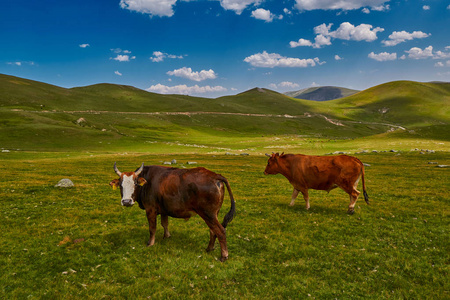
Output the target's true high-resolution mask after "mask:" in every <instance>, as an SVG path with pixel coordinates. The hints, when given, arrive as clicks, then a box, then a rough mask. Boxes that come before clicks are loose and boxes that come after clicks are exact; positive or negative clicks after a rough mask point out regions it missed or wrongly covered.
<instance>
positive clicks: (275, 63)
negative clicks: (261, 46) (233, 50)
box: [244, 51, 325, 68]
mask: <svg viewBox="0 0 450 300" xmlns="http://www.w3.org/2000/svg"><path fill="white" fill-rule="evenodd" d="M244 61H245V62H246V63H249V64H250V65H252V66H253V67H259V68H274V67H289V68H306V67H309V66H310V67H314V66H315V65H316V64H318V65H322V64H324V63H325V62H321V61H320V60H319V58H318V57H316V58H308V59H300V58H293V57H284V56H281V55H280V54H278V53H267V52H266V51H263V53H257V54H253V55H251V56H248V57H246V58H245V59H244Z"/></svg>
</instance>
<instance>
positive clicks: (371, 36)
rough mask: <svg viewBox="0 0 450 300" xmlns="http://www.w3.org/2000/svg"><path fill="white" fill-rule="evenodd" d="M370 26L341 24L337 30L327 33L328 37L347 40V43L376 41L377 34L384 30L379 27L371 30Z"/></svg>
mask: <svg viewBox="0 0 450 300" xmlns="http://www.w3.org/2000/svg"><path fill="white" fill-rule="evenodd" d="M372 28H373V26H372V25H370V24H361V25H358V26H354V25H352V24H350V23H349V22H344V23H342V24H341V25H340V26H339V28H338V29H336V30H335V31H331V32H329V33H328V35H329V36H331V37H333V38H336V39H341V40H347V41H350V40H351V41H366V42H372V41H374V40H376V39H377V33H378V32H383V31H384V29H383V28H380V27H376V28H373V29H372Z"/></svg>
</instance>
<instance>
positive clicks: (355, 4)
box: [295, 0, 389, 10]
mask: <svg viewBox="0 0 450 300" xmlns="http://www.w3.org/2000/svg"><path fill="white" fill-rule="evenodd" d="M386 2H389V0H340V1H335V0H296V4H295V7H296V8H297V9H299V10H315V9H323V10H336V9H340V10H353V9H360V8H362V7H372V8H373V7H379V6H382V5H384V3H386Z"/></svg>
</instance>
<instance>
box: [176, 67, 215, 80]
mask: <svg viewBox="0 0 450 300" xmlns="http://www.w3.org/2000/svg"><path fill="white" fill-rule="evenodd" d="M167 75H170V76H177V77H182V78H187V79H190V80H193V81H203V80H206V79H216V78H217V74H216V73H215V72H214V71H213V70H211V69H210V70H208V71H206V70H201V71H200V72H192V69H191V68H186V67H183V68H181V69H177V70H173V71H169V72H167Z"/></svg>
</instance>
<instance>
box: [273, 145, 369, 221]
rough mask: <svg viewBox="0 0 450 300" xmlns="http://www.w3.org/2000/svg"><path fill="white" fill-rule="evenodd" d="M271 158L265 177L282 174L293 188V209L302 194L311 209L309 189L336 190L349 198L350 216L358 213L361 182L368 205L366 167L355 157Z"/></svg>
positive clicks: (276, 156)
mask: <svg viewBox="0 0 450 300" xmlns="http://www.w3.org/2000/svg"><path fill="white" fill-rule="evenodd" d="M266 155H267V156H269V161H268V162H267V166H266V169H265V171H264V174H266V175H268V174H282V175H283V176H284V177H286V178H287V180H289V182H290V183H291V184H292V186H293V187H294V192H293V194H292V199H291V203H290V204H289V205H290V206H293V205H294V201H295V199H296V198H297V196H298V193H299V192H301V193H302V194H303V198H304V199H305V202H306V209H309V196H308V189H314V190H323V191H327V192H329V191H331V190H332V189H335V188H337V187H340V188H341V189H343V190H344V191H345V192H346V193H347V194H349V196H350V205H349V206H348V213H349V214H353V213H354V212H355V204H356V200H357V199H358V196H359V194H360V192H359V191H358V190H357V189H356V188H357V187H358V182H359V180H360V179H361V178H362V186H363V192H364V199H365V201H366V203H367V204H369V196H368V195H367V193H366V184H365V182H364V165H363V164H362V162H361V161H360V160H359V159H357V158H356V157H352V156H348V155H339V156H311V155H303V154H284V152H283V153H282V154H281V155H280V154H279V153H273V154H272V155H269V154H266Z"/></svg>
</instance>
